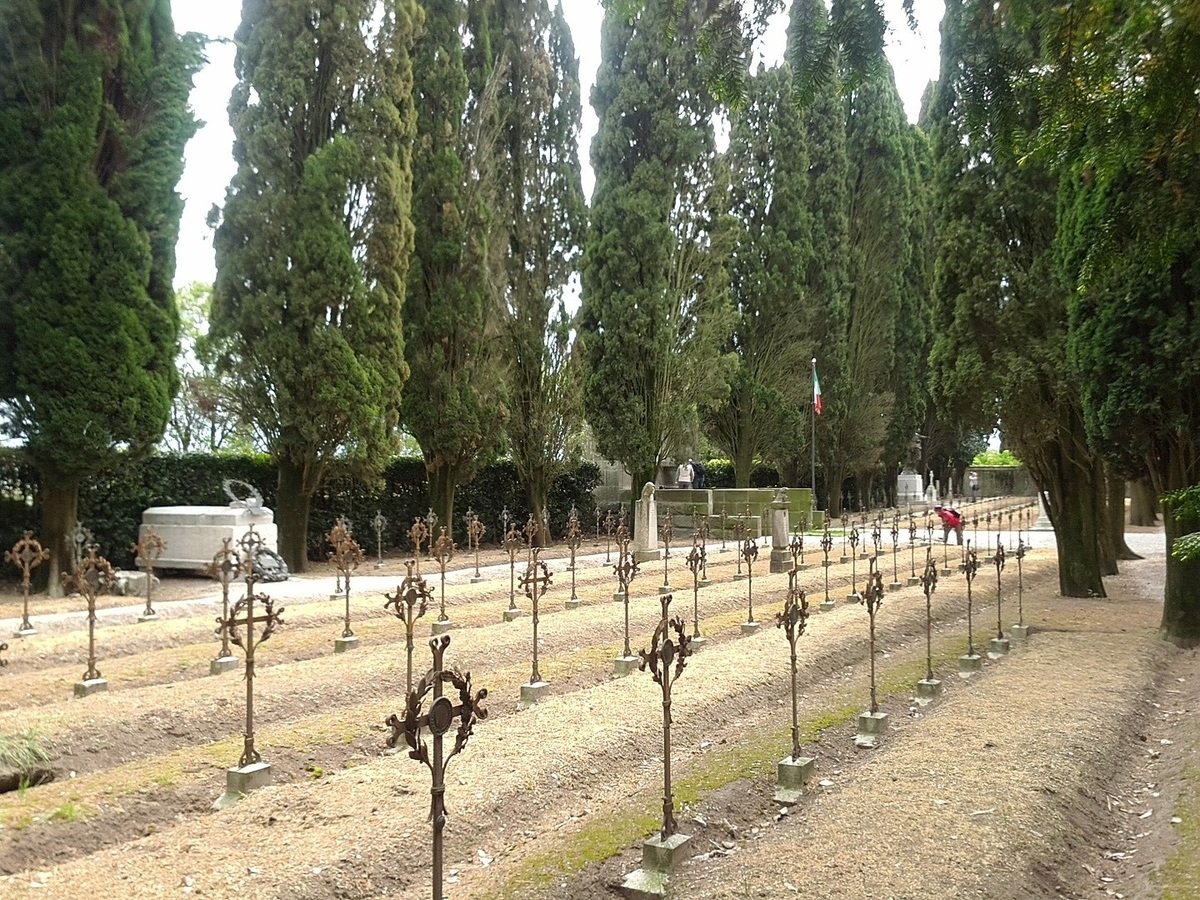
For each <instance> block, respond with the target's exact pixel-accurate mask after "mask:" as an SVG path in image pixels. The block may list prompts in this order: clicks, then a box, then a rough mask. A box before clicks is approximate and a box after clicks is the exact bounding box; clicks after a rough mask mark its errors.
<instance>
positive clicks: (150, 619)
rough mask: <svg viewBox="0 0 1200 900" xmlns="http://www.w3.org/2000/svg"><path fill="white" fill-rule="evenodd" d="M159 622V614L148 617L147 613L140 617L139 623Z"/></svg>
mask: <svg viewBox="0 0 1200 900" xmlns="http://www.w3.org/2000/svg"><path fill="white" fill-rule="evenodd" d="M157 621H158V613H154V615H151V616H148V615H146V614H145V613H142V614H141V615H140V616H138V622H157Z"/></svg>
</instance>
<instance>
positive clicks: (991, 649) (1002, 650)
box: [988, 638, 1011, 659]
mask: <svg viewBox="0 0 1200 900" xmlns="http://www.w3.org/2000/svg"><path fill="white" fill-rule="evenodd" d="M1010 649H1011V647H1010V645H1009V643H1008V638H992V639H991V641H990V642H989V643H988V657H989V658H991V659H999V658H1000V657H1002V656H1007V655H1008V651H1009V650H1010Z"/></svg>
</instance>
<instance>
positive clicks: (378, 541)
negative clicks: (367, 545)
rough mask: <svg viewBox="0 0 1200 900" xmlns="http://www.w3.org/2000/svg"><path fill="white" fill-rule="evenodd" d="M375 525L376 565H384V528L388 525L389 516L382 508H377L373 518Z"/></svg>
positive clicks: (372, 522)
mask: <svg viewBox="0 0 1200 900" xmlns="http://www.w3.org/2000/svg"><path fill="white" fill-rule="evenodd" d="M371 524H372V525H374V526H375V566H376V568H378V567H379V566H382V565H383V530H384V529H385V528H387V526H388V520H387V517H386V516H385V515H384V514H383V512H382V511H381V510H378V509H377V510H375V518H374V519H372V520H371Z"/></svg>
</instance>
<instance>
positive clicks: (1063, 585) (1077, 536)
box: [1045, 457, 1106, 597]
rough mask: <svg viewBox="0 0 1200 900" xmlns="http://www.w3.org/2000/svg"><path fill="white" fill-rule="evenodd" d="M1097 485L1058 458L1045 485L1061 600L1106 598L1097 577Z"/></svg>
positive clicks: (1099, 512)
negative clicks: (1056, 552)
mask: <svg viewBox="0 0 1200 900" xmlns="http://www.w3.org/2000/svg"><path fill="white" fill-rule="evenodd" d="M1048 474H1049V473H1048ZM1097 481H1098V479H1096V478H1094V477H1091V476H1089V475H1088V474H1087V473H1086V472H1085V471H1084V469H1083V468H1082V467H1081V466H1079V465H1075V464H1072V463H1071V462H1070V461H1066V460H1062V459H1061V457H1060V459H1059V465H1057V466H1055V467H1054V471H1053V473H1052V474H1050V478H1049V479H1047V483H1046V485H1045V490H1046V492H1047V494H1048V495H1049V498H1048V499H1049V501H1050V502H1049V504H1048V506H1047V510H1048V512H1049V513H1050V521H1051V523H1052V524H1053V525H1054V540H1055V543H1056V544H1057V545H1058V589H1059V592H1060V593H1061V594H1062V595H1063V596H1064V597H1104V596H1106V594H1105V592H1104V582H1103V580H1102V579H1101V575H1100V572H1101V559H1100V530H1101V525H1102V522H1103V516H1102V509H1101V492H1100V485H1099V484H1098V483H1097Z"/></svg>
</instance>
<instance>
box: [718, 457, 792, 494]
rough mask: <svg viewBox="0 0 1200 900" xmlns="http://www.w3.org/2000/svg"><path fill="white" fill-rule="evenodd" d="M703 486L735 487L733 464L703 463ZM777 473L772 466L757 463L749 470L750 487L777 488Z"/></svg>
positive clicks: (723, 461) (720, 460)
mask: <svg viewBox="0 0 1200 900" xmlns="http://www.w3.org/2000/svg"><path fill="white" fill-rule="evenodd" d="M704 472H705V475H704V486H705V487H709V488H731V487H735V486H736V485H735V483H734V480H733V463H732V462H730V461H729V460H727V459H711V460H705V462H704ZM779 485H780V481H779V472H778V471H777V470H776V469H775V467H774V466H768V465H766V464H764V463H759V464H758V465H756V466H755V467H754V468H753V469H751V470H750V487H752V488H765V487H779Z"/></svg>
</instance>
